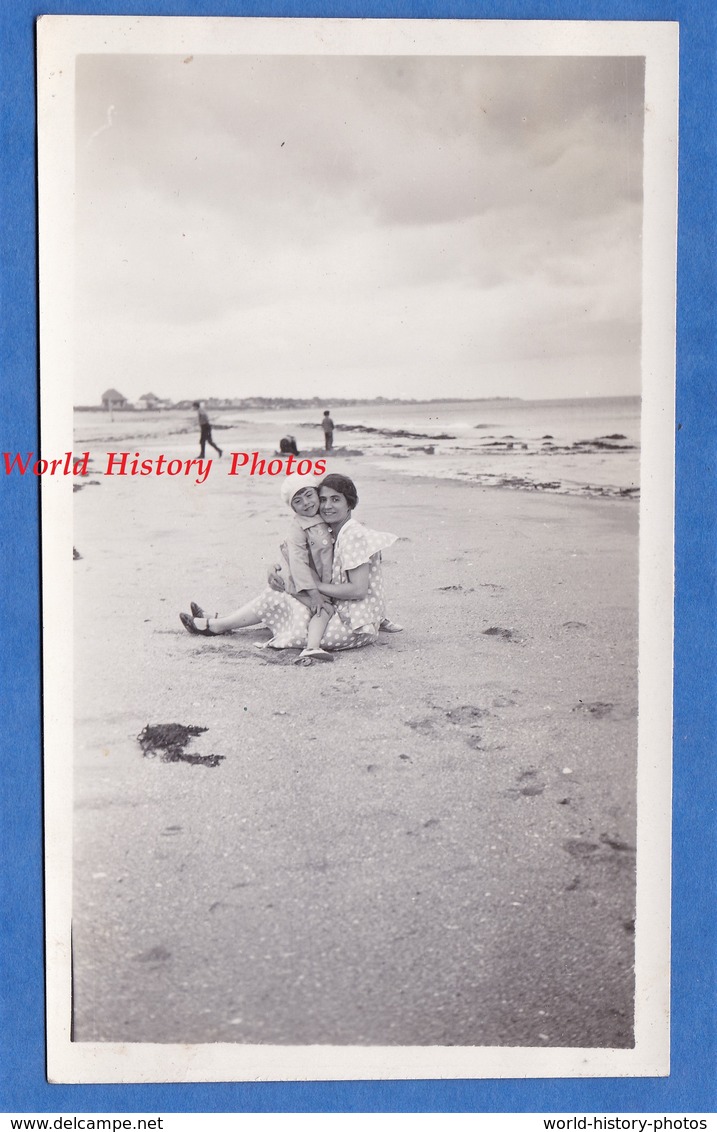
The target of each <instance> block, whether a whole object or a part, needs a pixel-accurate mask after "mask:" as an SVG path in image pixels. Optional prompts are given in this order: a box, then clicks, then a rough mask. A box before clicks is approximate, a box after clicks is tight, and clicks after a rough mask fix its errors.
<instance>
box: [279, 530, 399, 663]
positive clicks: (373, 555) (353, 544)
mask: <svg viewBox="0 0 717 1132" xmlns="http://www.w3.org/2000/svg"><path fill="white" fill-rule="evenodd" d="M396 537H397V536H396V535H391V534H387V533H385V532H382V531H372V530H370V529H369V528H368V527H364V526H363V525H362V524H361V523H357V522H356V520H355V519H349V521H348V523H346V524H345V526H343V527H342V528H341V530H340V531H339V536H338V538H337V540H336V545H335V547H334V564H333V571H332V574H331V581H332V583H333V584H334V585H336V584H340V583H342V582H348V581H349V577H348V571H349V570H355V569H356V567H357V566H361V565H362V564H363V563H364V562H368V564H369V576H368V592H367V594H366V597H364V598H361V600H360V601H337V602H336V612H335V614H334V616H333V617H332V618H331V620H330V621H329V623H328V625H327V627H326V629H325V631H324V636H323V639H322V642H321V646H322V648H325V649H330V650H331V651H334V650H336V651H338V650H340V649H360V648H363V647H364V645H368V644H370V643H371V642H372V641H374V640H375V639H376V637H377V636H378V627H379V623H380V622H381V620H382V618H383V617H384V616H385V601H384V591H383V574H382V571H381V551H382V550H385V548H386V547H388V546H391V545H392V544H393V543H394V542H395V541H396ZM257 612H258V614H259V616H260V617H261V619H262V621H263V622H264V623H265V624H266V625H268V626H269V628H270V629H271V631H272V633H273V636H272V638H271V641H269V645H270V646H271V647H272V648H277V649H291V648H305V647H306V638H307V632H308V627H309V620H310V618H311V614H310V612H309V610H308V609H307V607H306V606H305V605H302V603H301V602H300V601H297V600H296V598H294V597H291V596H290V595H289V594H286V593H276V592H275V591H274V590H272V589H269V588H267V589H266V590H264V591H263V593H262V594H260V597H259V605H258V610H257Z"/></svg>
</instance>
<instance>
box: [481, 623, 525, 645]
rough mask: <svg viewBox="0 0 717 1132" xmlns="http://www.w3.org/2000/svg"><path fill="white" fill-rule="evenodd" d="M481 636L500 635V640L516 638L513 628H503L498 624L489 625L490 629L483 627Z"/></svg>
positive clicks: (513, 639)
mask: <svg viewBox="0 0 717 1132" xmlns="http://www.w3.org/2000/svg"><path fill="white" fill-rule="evenodd" d="M483 636H484V637H500V639H501V640H502V641H515V640H518V637H517V634H516V632H515V629H503V628H502V627H501V626H500V625H491V627H490V629H484V630H483Z"/></svg>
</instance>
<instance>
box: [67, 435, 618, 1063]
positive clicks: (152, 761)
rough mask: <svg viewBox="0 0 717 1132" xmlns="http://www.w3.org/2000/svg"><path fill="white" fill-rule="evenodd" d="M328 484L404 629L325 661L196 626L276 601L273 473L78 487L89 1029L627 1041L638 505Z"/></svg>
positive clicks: (409, 481)
mask: <svg viewBox="0 0 717 1132" xmlns="http://www.w3.org/2000/svg"><path fill="white" fill-rule="evenodd" d="M329 470H340V471H344V472H346V473H347V474H349V475H351V476H352V477H353V478H354V479H355V481H356V484H357V486H358V489H359V495H360V503H359V507H358V510H357V511H356V518H358V519H360V520H361V521H363V522H365V523H366V524H367V525H369V526H372V527H376V528H378V529H381V530H389V531H393V532H395V533H396V534H397V535H399V536H400V538H399V541H398V542H397V543H396V544H395V545H394V546H393V547H392V548H391V549H390V550H389V551H388V552H387V553H386V554H385V556H384V575H385V579H386V588H387V593H388V603H389V612H390V616H391V617H393V618H394V619H395V620H397V621H400V622H401V623H402V624H403V625H404V626H405V630H404V632H403V633H401V634H398V635H391V636H388V635H381V637H380V640H379V643H378V644H377V645H373V646H370V647H368V648H366V649H362V650H356V651H354V652H350V653H344V654H341V655H338V656H337V659H336V660H335V662H334V663H333V664H327V665H321V666H312V667H311V668H301V667H297V666H296V665H295V664H294V663H293V662H294V660H295V657H296V655H297V654H296V652H295V651H285V652H276V653H274V652H271V651H259V650H257V649H256V648H255V647H254V643H255V642H256V641H261V640H265V639H266V638H267V637H268V632H267V630H265V629H261V628H256V629H248V630H242V631H238V632H236V633H234V634H232V635H230V636H225V637H222V638H218V639H214V640H211V639H205V638H203V637H191V636H189V635H188V634H187V633H186V632H185V631H184V629H183V628H182V626H181V624H180V622H179V619H178V613H179V611H180V610H187V609H188V608H189V602H190V600H195V601H197V602H200V603H201V604H202V605H203V606H204V607H205V608H206V609H207V610H209V611H210V612H211V613H214V612H215V611H221V612H227V611H229V610H230V609H233V608H234V607H235V606H237V605H238V604H240V603H241V602H242V601H244V600H246V599H247V598H249V597H251V596H253V595H254V594H255V593H256V592H258V590H259V589H260V588H261V587H262V585H263V584H264V579H265V575H266V570H267V567H268V566H270V565H271V564H272V563H273V562H275V561H276V558H277V545H278V542H279V541H280V537H281V536H282V533H283V530H284V526H285V523H286V517H287V514H286V512H285V511H284V509H283V507H282V504H281V501H280V499H279V489H278V484H277V483H275V482H267V481H266V479H261V478H254V479H250V478H245V479H243V480H241V481H238V480H236V479H234V480H232V479H231V478H228V477H226V476H222V475H218V474H217V472H216V471H215V473H213V476H212V478H211V479H210V480H209V481H208V482H207V483H205V484H203V485H201V486H197V485H194V484H192V483H186V482H179V481H177V480H170V479H157V478H149V479H147V480H142V481H138V480H131V479H122V478H101V479H100V480H99V485H98V486H90V485H89V484H86V485H84V486H83V489H82V490H81V491H80V492H78V493H77V494H76V495H75V531H74V542H75V546H76V547H77V551H78V552H79V554H80V555H81V557H80V558H79V559H78V560H77V561H76V562H75V564H74V570H75V595H74V617H75V671H76V678H75V689H76V691H75V717H76V726H75V768H74V790H75V827H74V845H75V866H74V868H75V875H74V914H73V948H74V1004H75V1012H74V1037H75V1039H76V1040H78V1041H101V1042H105V1041H112V1042H115V1041H130V1042H184V1043H203V1042H240V1043H275V1044H339V1045H340V1044H356V1045H359V1044H371V1045H389V1044H397V1045H432V1044H436V1045H468V1046H470V1045H476V1046H480V1045H505V1046H519V1045H525V1046H548V1047H550V1046H586V1047H628V1046H630V1045H631V1044H632V1021H633V969H632V965H633V942H634V936H633V931H634V846H635V807H634V799H635V770H636V730H637V727H636V724H637V687H636V685H637V655H636V654H637V547H638V539H637V523H638V510H637V504H636V503H635V502H634V501H633V500H625V499H622V500H614V499H577V498H571V497H569V496H551V495H549V494H543V495H540V494H536V493H529V492H525V491H510V490H507V489H500V488H481V487H476V486H474V485H469V484H464V483H460V482H457V481H448V480H437V479H427V478H420V479H419V478H412V477H411V476H406V475H403V476H399V475H391V474H390V472H388V471H386V470H378V469H377V468H376V467H374V466H372V464H371V463H370V462H369V461H367V460H365V459H362V458H350V457H348V458H344V459H342V458H341V456H340V455H338V456H337V457H336V458H335V460H332V462H331V464H330V466H329ZM160 723H162V724H166V723H180V724H183V725H185V726H198V727H203V728H206V731H205V732H203V733H202V734H201V735H198V736H197V737H196V738H194V739H193V740H192V743H191V745H190V746H188V747H187V751H188V752H193V753H195V754H198V755H201V756H208V755H216V756H220V759H218V760H212V761H213V762H215V763H216V765H208V764H202V763H199V764H197V765H191V764H188V763H186V762H165V761H163V760H162V759H161V757H159V756H157V757H154V758H146V757H143V754H142V751H141V749H140V746H139V744H138V742H137V736H138V734H139V733H140V732H141V731H142V729H143V728H144V727H145V725H147V724H160Z"/></svg>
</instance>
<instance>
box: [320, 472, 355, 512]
mask: <svg viewBox="0 0 717 1132" xmlns="http://www.w3.org/2000/svg"><path fill="white" fill-rule="evenodd" d="M322 487H330V488H332V489H333V490H334V491H338V492H340V493H341V495H343V496H344V498H345V499H346V502H347V503H348V505H349V511H353V510H354V509H355V507H356V504H357V503H358V492H357V490H356V484H355V483H354V481H353V480H350V479H349V477H348V476H340V475H338V473H336V472H331V473H330V474H329V475H328V476H324V478H323V479H322V481H321V483H320V484H319V488H318V490H321V488H322Z"/></svg>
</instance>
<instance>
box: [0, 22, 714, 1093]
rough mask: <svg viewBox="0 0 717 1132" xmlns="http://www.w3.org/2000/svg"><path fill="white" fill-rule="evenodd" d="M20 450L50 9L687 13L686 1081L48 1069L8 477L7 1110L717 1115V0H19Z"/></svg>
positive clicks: (14, 352)
mask: <svg viewBox="0 0 717 1132" xmlns="http://www.w3.org/2000/svg"><path fill="white" fill-rule="evenodd" d="M0 7H1V8H2V12H1V13H0V83H1V84H2V87H1V91H2V93H1V95H0V114H1V117H2V132H1V134H0V137H1V139H2V145H1V146H0V150H1V152H0V202H1V210H0V240H1V241H2V243H1V246H0V265H1V266H0V288H1V291H0V299H1V302H0V319H2V334H1V335H0V398H1V403H2V416H1V418H0V420H1V425H0V427H1V429H2V435H1V436H0V439H1V440H2V445H1V448H2V450H3V451H10V452H14V451H17V450H22V449H24V450H25V451H27V450H29V449H33V450H37V446H38V424H39V421H38V416H39V408H38V372H37V371H38V367H37V286H36V280H37V232H36V208H35V91H34V82H35V69H34V21H35V19H36V18H37V17H38V16H39V15H40V14H42V13H61V14H105V15H122V14H128V15H129V14H131V15H207V16H222V15H246V16H343V17H350V16H357V17H358V16H363V17H405V18H426V17H432V18H437V17H442V18H453V19H460V18H464V19H467V18H484V19H604V20H676V21H679V23H680V67H681V81H680V100H681V110H680V174H679V196H680V214H679V256H678V336H677V422H678V425H677V436H676V448H677V489H676V515H677V519H676V545H677V549H676V608H675V616H676V623H675V693H676V697H675V740H674V865H673V883H674V890H673V898H674V914H673V972H672V977H673V983H672V987H673V1016H672V1072H671V1075H670V1077H669V1078H641V1079H629V1078H626V1079H608V1080H606V1079H599V1080H537V1081H535V1080H532V1081H505V1080H501V1081H400V1082H371V1081H363V1082H337V1083H333V1082H332V1083H304V1084H301V1083H299V1084H297V1083H289V1084H211V1085H141V1086H140V1085H114V1086H105V1085H73V1086H71V1085H68V1086H61V1085H53V1086H50V1085H48V1084H47V1082H46V1079H45V1044H44V993H43V979H44V954H43V948H44V940H43V918H42V916H43V909H42V885H43V876H42V784H41V764H42V760H41V687H40V677H39V674H40V664H41V639H40V624H41V617H40V565H39V554H40V532H39V522H38V505H39V494H38V487H37V484H38V483H39V481H37V480H36V481H35V482H34V483H33V482H31V481H30V480H25V479H24V478H20V477H5V476H2V477H0V491H1V492H2V495H1V496H0V500H1V505H2V524H1V530H0V539H1V540H2V542H1V544H0V549H1V550H2V565H3V574H4V581H3V588H2V621H3V631H2V633H1V634H0V640H2V650H3V665H2V668H3V675H2V686H3V699H4V704H3V715H2V721H3V724H4V734H5V742H4V745H3V749H2V751H0V759H1V760H2V781H3V787H4V789H3V791H2V799H1V801H0V807H1V810H0V831H1V832H0V838H1V839H2V868H1V869H0V877H1V884H2V894H1V895H2V909H3V915H2V927H1V928H0V946H1V949H2V950H1V954H2V991H1V992H0V1011H1V1013H0V1074H1V1077H0V1080H1V1082H2V1084H1V1086H0V1088H1V1091H0V1109H2V1110H4V1111H6V1112H48V1111H49V1112H55V1111H60V1112H62V1111H67V1112H73V1111H74V1112H95V1113H100V1112H133V1111H138V1112H173V1111H177V1112H191V1111H196V1112H205V1111H206V1112H212V1111H219V1112H262V1111H267V1112H282V1111H286V1112H301V1111H334V1112H353V1111H358V1112H367V1111H384V1112H385V1111H404V1112H411V1111H437V1112H451V1111H464V1112H465V1111H468V1112H492V1111H498V1112H530V1111H537V1112H541V1111H567V1112H581V1111H582V1112H585V1111H587V1112H589V1111H594V1112H596V1113H600V1112H610V1111H612V1112H631V1111H633V1112H634V1111H637V1112H655V1113H660V1112H668V1113H669V1112H675V1113H680V1112H681V1113H685V1112H697V1111H702V1112H713V1111H716V1110H717V1105H715V1092H716V1091H717V1070H716V1069H715V1066H717V1048H716V1043H715V1029H716V1027H715V1022H716V1020H717V1017H716V1013H717V1012H716V1010H715V1005H716V1001H717V980H716V979H715V966H716V963H715V960H716V956H717V946H716V942H715V941H717V924H716V923H715V911H716V909H717V900H716V899H715V896H716V893H715V877H716V876H717V869H716V868H715V866H716V865H717V861H716V860H715V858H716V857H717V852H716V845H717V838H715V833H716V832H717V830H716V829H715V826H716V824H717V823H716V821H715V814H716V811H717V806H716V805H715V801H716V799H715V754H717V749H716V744H715V696H716V693H717V681H716V680H715V631H714V630H715V625H714V623H715V563H716V562H717V539H716V538H715V502H716V500H715V494H716V492H715V451H716V445H715V439H716V431H717V430H716V425H715V422H716V420H717V412H716V409H717V406H716V405H715V369H716V361H717V359H716V358H715V325H716V323H715V313H716V312H715V293H716V288H715V274H716V270H715V268H716V248H715V195H716V194H715V167H716V162H715V158H716V156H717V154H716V153H715V150H716V149H717V128H716V127H717V123H716V122H715V106H716V99H715V93H716V92H715V72H716V68H715V55H716V48H717V36H716V35H715V31H716V24H717V18H716V16H717V7H716V6H715V3H714V0H662V2H657V0H642V2H638V0H562V2H558V0H484V2H483V3H480V2H478V0H423V2H421V0H415V2H414V3H408V2H401V0H394V2H390V0H344V2H343V3H331V2H330V0H325V2H320V0H276V2H272V0H263V2H261V3H245V4H240V3H238V2H231V0H213V2H209V0H194V2H193V3H182V2H179V0H175V2H173V3H171V2H166V3H164V2H160V0H144V2H143V3H128V2H126V0H125V2H121V0H117V2H115V3H110V2H108V0H95V2H86V3H72V2H66V3H64V4H57V3H46V4H45V5H44V6H43V7H39V6H36V5H35V4H33V3H30V2H29V0H4V2H2V3H1V4H0Z"/></svg>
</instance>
